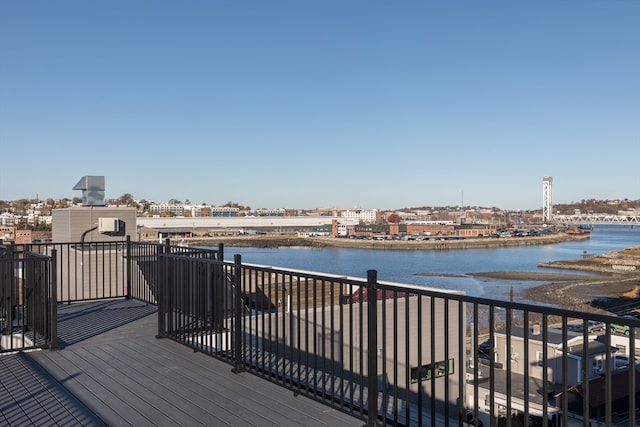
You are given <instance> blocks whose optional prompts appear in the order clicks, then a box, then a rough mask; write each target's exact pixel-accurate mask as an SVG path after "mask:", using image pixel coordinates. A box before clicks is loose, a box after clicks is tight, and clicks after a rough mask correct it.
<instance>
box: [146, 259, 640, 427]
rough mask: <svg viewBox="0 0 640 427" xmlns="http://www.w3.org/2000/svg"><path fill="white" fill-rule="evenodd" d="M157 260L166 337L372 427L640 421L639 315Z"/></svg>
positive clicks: (210, 262)
mask: <svg viewBox="0 0 640 427" xmlns="http://www.w3.org/2000/svg"><path fill="white" fill-rule="evenodd" d="M159 257H160V269H161V274H160V276H161V278H162V280H161V282H160V285H161V291H160V294H159V295H160V299H159V318H158V336H159V337H169V338H172V339H175V340H177V341H179V342H182V343H183V344H185V345H188V346H190V347H192V348H193V349H195V350H198V351H201V352H206V353H208V354H210V355H212V356H214V357H217V358H220V359H223V360H225V361H227V362H228V363H230V364H232V365H233V368H234V370H236V371H238V372H239V371H250V372H252V373H253V374H256V375H259V376H261V377H263V378H265V379H266V380H268V381H272V382H275V383H277V384H280V385H282V386H284V387H287V388H289V389H291V390H293V391H294V392H295V393H297V394H302V395H305V396H307V397H309V398H312V399H315V400H318V401H321V402H322V403H325V404H327V405H329V406H332V407H334V408H337V409H339V410H341V411H344V412H347V413H350V414H352V415H354V416H356V417H360V418H362V419H363V420H366V421H367V423H368V424H369V425H376V424H380V423H387V424H392V425H424V426H439V425H480V423H483V425H496V424H498V423H500V425H502V424H501V423H504V425H522V424H524V425H528V424H531V425H562V426H569V425H589V423H591V425H614V424H615V423H617V422H620V420H622V422H623V424H626V422H627V421H628V422H629V423H630V424H629V425H635V420H636V410H637V407H636V403H635V402H636V396H637V391H638V387H639V386H640V384H639V382H638V380H637V378H636V377H637V372H638V369H637V368H638V363H637V362H636V358H635V354H636V349H637V345H636V341H635V340H636V337H637V334H636V328H638V327H640V320H638V319H631V318H625V319H621V318H618V317H615V316H608V315H604V314H594V313H584V312H577V311H569V310H564V309H560V308H556V307H547V306H535V305H528V304H522V303H516V302H504V301H495V300H491V299H485V298H478V297H470V296H467V295H464V294H463V293H458V292H443V291H441V290H436V289H427V288H421V287H414V286H408V285H403V284H398V283H391V282H383V281H379V280H377V274H376V272H375V271H373V270H371V271H369V272H368V274H367V278H366V279H362V278H351V277H344V276H335V275H328V274H320V273H314V272H305V271H299V270H287V269H277V268H272V267H266V266H258V265H253V264H243V263H242V262H241V258H240V256H236V257H235V259H234V262H229V261H226V262H225V261H220V260H214V259H196V258H193V257H189V256H185V255H181V254H170V253H163V254H160V256H159ZM594 326H597V327H598V328H600V329H599V330H598V331H594V330H591V329H590V328H592V327H594ZM625 327H626V329H625ZM618 331H620V332H618ZM487 343H488V344H487ZM598 423H600V424H598Z"/></svg>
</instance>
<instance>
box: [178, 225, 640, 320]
mask: <svg viewBox="0 0 640 427" xmlns="http://www.w3.org/2000/svg"><path fill="white" fill-rule="evenodd" d="M588 238H589V235H588V234H587V235H586V236H584V235H575V234H565V233H558V234H554V235H552V236H542V237H511V238H505V239H500V238H478V239H465V240H428V241H400V240H394V241H386V240H362V239H345V238H335V237H297V236H242V237H222V238H220V237H216V238H206V239H200V238H192V239H189V240H188V242H187V243H188V244H189V245H190V246H214V245H217V244H218V243H223V244H224V245H225V246H228V247H234V246H237V247H258V248H278V247H317V248H326V247H342V248H353V249H378V250H450V249H452V250H456V249H458V250H464V249H482V248H495V247H510V246H529V245H545V244H553V243H561V242H566V241H571V240H583V239H588ZM616 263H617V264H618V265H626V266H628V267H629V268H628V269H626V270H625V269H623V270H616V269H615V268H614V265H615V264H616ZM538 267H542V268H553V269H561V270H568V271H579V272H583V273H592V274H588V275H584V274H570V273H541V272H512V271H493V272H477V273H467V275H469V276H475V277H490V278H494V279H498V280H504V281H509V280H530V281H540V282H544V283H541V284H540V285H537V286H533V287H531V288H528V289H526V290H523V291H522V294H521V295H522V296H523V297H524V298H525V299H527V300H530V301H536V302H539V303H543V304H549V305H554V306H557V307H561V308H564V309H568V310H575V311H580V312H591V313H601V314H608V315H621V314H624V313H625V310H627V311H628V310H630V309H631V308H633V307H640V246H636V247H631V248H626V249H622V250H619V251H612V252H609V253H606V254H602V255H600V256H596V257H593V258H588V259H577V260H565V261H553V262H548V263H541V264H539V265H538ZM418 274H425V275H440V274H432V273H418ZM443 274H444V275H446V273H443Z"/></svg>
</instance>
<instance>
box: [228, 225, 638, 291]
mask: <svg viewBox="0 0 640 427" xmlns="http://www.w3.org/2000/svg"><path fill="white" fill-rule="evenodd" d="M637 245H640V227H637V226H636V227H631V226H616V225H607V226H604V225H603V226H596V227H595V228H594V229H593V230H592V231H591V237H590V238H589V239H587V240H582V241H571V242H565V243H557V244H549V245H541V246H521V247H508V248H493V249H463V250H448V251H435V250H426V251H398V250H373V249H349V248H242V247H232V246H228V247H226V248H225V258H227V259H232V258H233V255H234V254H241V255H242V262H243V263H250V264H261V265H269V266H273V267H282V268H293V269H300V270H310V271H315V272H321V273H332V274H340V275H348V276H354V277H363V278H364V277H366V271H367V270H370V269H374V270H377V271H378V279H380V280H389V281H393V282H400V283H408V284H414V285H420V286H427V287H430V288H440V289H454V290H461V291H465V292H466V293H467V294H468V295H473V296H482V297H488V298H494V299H505V298H508V296H509V293H510V289H511V287H513V289H514V294H515V295H516V296H518V295H519V294H520V293H521V291H523V290H526V289H527V288H529V287H533V286H537V285H540V284H542V283H544V282H539V281H517V280H499V279H493V278H487V277H472V276H470V275H469V273H476V272H492V271H525V272H547V273H550V272H561V273H570V274H576V272H575V271H565V270H554V269H548V268H540V267H538V264H539V263H543V262H551V261H560V260H567V259H579V258H581V257H582V254H583V253H584V252H585V251H586V252H587V253H590V254H596V255H600V254H603V253H605V252H608V251H612V250H618V249H623V248H627V247H630V246H637ZM421 273H427V274H428V275H424V274H422V275H421ZM452 276H454V277H452ZM523 302H524V301H523Z"/></svg>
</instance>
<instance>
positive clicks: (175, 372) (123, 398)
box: [0, 299, 363, 426]
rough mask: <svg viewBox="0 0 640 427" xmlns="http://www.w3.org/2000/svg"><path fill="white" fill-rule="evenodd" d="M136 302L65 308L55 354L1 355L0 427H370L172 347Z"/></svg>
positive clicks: (151, 314) (147, 308) (152, 312)
mask: <svg viewBox="0 0 640 427" xmlns="http://www.w3.org/2000/svg"><path fill="white" fill-rule="evenodd" d="M156 312H157V307H155V306H152V305H146V304H144V303H141V302H139V301H135V300H122V299H118V300H102V301H98V302H85V303H73V304H64V305H62V304H61V305H59V308H58V320H59V330H58V336H59V339H58V342H59V345H60V347H61V349H60V350H56V351H32V352H21V353H15V354H10V355H2V356H0V378H2V386H0V413H1V417H2V418H0V424H8V425H53V424H56V425H85V426H86V425H95V426H99V425H136V426H141V425H229V426H234V425H242V426H249V425H260V426H267V425H274V426H299V425H304V426H338V425H339V426H362V423H363V421H362V420H361V419H358V418H356V417H351V416H350V415H348V414H345V413H342V412H340V411H337V410H335V409H332V408H330V407H328V406H326V405H324V404H322V403H320V402H316V401H314V400H313V399H309V398H308V397H304V396H299V397H296V396H294V394H293V393H292V392H291V391H290V390H287V389H286V388H284V387H281V386H279V385H277V384H274V383H272V382H269V381H265V380H264V379H261V378H260V377H258V376H255V375H253V374H250V373H238V374H236V373H233V372H232V367H231V366H230V365H229V364H227V363H224V362H222V361H220V360H217V359H215V358H213V357H210V356H207V355H205V354H203V353H194V351H193V350H192V349H190V348H188V347H186V346H184V345H181V344H178V343H177V342H175V341H173V340H170V339H157V338H155V335H156V333H157V316H156Z"/></svg>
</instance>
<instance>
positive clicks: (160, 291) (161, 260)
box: [156, 239, 169, 338]
mask: <svg viewBox="0 0 640 427" xmlns="http://www.w3.org/2000/svg"><path fill="white" fill-rule="evenodd" d="M168 242H169V239H167V244H166V245H160V246H159V247H158V254H157V255H156V256H157V257H158V258H157V262H158V275H157V277H156V299H157V300H158V301H157V302H158V335H156V338H164V337H165V336H166V335H165V330H164V322H165V319H166V318H167V313H166V311H167V304H168V301H167V298H166V294H167V290H166V288H167V282H168V278H167V273H168V272H167V268H166V265H167V259H166V258H165V257H163V256H162V254H163V253H165V252H169V250H168V246H169V243H168Z"/></svg>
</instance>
